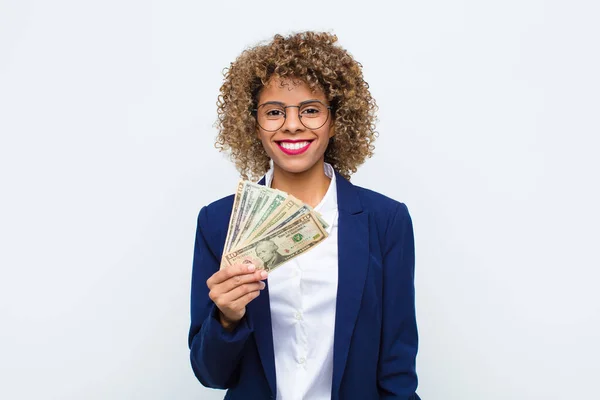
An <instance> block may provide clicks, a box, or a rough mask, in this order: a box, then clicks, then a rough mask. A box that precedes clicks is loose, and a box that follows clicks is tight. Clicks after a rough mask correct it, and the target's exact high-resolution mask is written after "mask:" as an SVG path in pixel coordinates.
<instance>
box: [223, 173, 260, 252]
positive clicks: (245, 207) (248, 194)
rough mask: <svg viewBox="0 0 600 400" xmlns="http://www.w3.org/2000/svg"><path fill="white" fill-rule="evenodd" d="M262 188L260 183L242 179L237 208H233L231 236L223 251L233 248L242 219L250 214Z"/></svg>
mask: <svg viewBox="0 0 600 400" xmlns="http://www.w3.org/2000/svg"><path fill="white" fill-rule="evenodd" d="M262 189H264V186H262V185H258V184H256V183H252V182H248V181H244V185H243V187H242V192H241V195H240V202H239V204H238V209H237V210H235V214H236V215H235V219H234V221H233V224H232V231H231V232H229V234H230V235H231V237H230V239H229V241H228V246H227V247H226V248H225V251H230V250H231V249H233V246H234V244H235V243H236V242H237V240H238V237H239V235H240V234H241V233H242V227H243V225H244V221H245V220H246V219H247V218H248V217H249V216H250V211H251V210H252V207H253V205H254V204H255V202H256V199H257V197H258V196H259V195H260V192H261V191H262ZM229 234H228V235H229Z"/></svg>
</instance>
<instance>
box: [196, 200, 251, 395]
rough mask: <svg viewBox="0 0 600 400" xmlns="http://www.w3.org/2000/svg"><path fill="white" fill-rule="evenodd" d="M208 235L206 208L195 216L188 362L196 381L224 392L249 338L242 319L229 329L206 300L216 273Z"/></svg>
mask: <svg viewBox="0 0 600 400" xmlns="http://www.w3.org/2000/svg"><path fill="white" fill-rule="evenodd" d="M210 233H211V226H210V224H209V221H208V216H207V212H206V207H203V208H202V210H200V214H199V215H198V227H197V230H196V244H195V248H194V261H193V271H192V293H191V327H190V332H189V337H188V345H189V348H190V361H191V364H192V369H193V371H194V374H195V375H196V377H197V378H198V380H199V381H200V382H201V383H202V384H203V385H204V386H207V387H212V388H218V389H226V388H228V387H230V386H231V385H232V384H233V383H235V380H236V379H237V376H236V372H237V365H238V362H239V360H240V358H241V354H242V350H243V348H244V345H245V343H246V340H248V337H249V336H250V333H251V330H250V328H249V327H248V324H247V322H246V318H242V319H241V320H240V321H239V323H237V325H236V326H235V328H233V329H232V330H225V329H224V328H223V326H222V325H221V323H220V322H219V318H220V313H219V309H218V308H217V307H216V306H215V304H214V303H213V302H212V301H211V300H210V298H209V289H208V286H207V280H208V279H209V278H210V277H211V276H213V274H214V273H215V272H217V271H218V270H219V260H218V258H217V256H216V255H215V253H214V252H213V251H212V250H211V249H210V248H209V246H208V243H207V241H206V238H207V237H209V235H210Z"/></svg>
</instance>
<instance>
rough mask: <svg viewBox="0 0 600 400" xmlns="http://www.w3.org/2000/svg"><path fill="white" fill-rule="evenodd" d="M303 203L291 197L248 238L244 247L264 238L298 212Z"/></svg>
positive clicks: (243, 244)
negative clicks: (267, 233)
mask: <svg viewBox="0 0 600 400" xmlns="http://www.w3.org/2000/svg"><path fill="white" fill-rule="evenodd" d="M302 205H303V204H302V202H301V201H300V200H298V199H297V198H295V197H294V196H292V195H289V196H288V197H287V198H286V199H285V202H284V203H283V204H281V205H280V206H279V207H278V208H277V209H276V210H275V212H274V213H273V215H272V216H271V217H270V218H268V219H267V220H265V222H263V223H262V224H261V225H260V226H259V227H258V228H256V230H255V231H254V232H253V233H252V235H250V236H248V237H247V238H246V241H245V242H244V243H242V246H245V245H246V244H248V243H250V242H253V241H254V239H256V238H258V237H260V236H262V235H263V234H265V233H266V232H268V231H270V230H271V227H273V226H275V225H276V224H278V223H279V222H280V221H283V220H284V219H286V218H287V217H289V216H290V215H292V214H293V213H295V212H296V211H298V210H299V209H300V208H301V207H302Z"/></svg>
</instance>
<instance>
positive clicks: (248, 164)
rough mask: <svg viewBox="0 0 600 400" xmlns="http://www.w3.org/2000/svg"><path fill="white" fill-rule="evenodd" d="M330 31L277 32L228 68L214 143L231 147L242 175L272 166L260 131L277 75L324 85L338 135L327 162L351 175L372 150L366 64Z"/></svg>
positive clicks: (318, 86)
mask: <svg viewBox="0 0 600 400" xmlns="http://www.w3.org/2000/svg"><path fill="white" fill-rule="evenodd" d="M337 40H338V39H337V36H336V35H334V34H329V33H318V32H300V33H296V34H293V35H290V36H288V37H283V36H281V35H275V36H274V37H273V40H272V41H271V42H270V43H267V44H261V45H257V46H255V47H252V48H249V49H246V50H244V51H243V52H242V53H241V54H240V55H239V57H238V58H237V59H236V60H235V62H233V63H231V65H230V67H229V68H226V69H225V70H224V73H223V74H224V76H225V79H224V83H223V85H222V86H221V89H220V95H219V98H218V101H217V113H218V120H217V123H216V127H217V129H218V130H219V133H218V135H217V138H216V142H215V147H216V148H217V149H219V151H230V158H231V159H232V160H233V161H234V162H235V165H236V168H237V169H238V171H239V172H240V174H241V176H242V178H243V179H248V175H250V176H252V177H253V178H258V177H260V176H261V175H263V174H264V173H265V172H266V171H267V170H268V169H269V160H270V159H269V157H268V155H267V153H266V152H265V150H264V148H263V146H262V143H261V141H260V140H259V139H258V138H257V136H256V129H257V125H256V120H255V118H254V116H253V115H252V112H251V110H252V109H254V108H256V107H257V100H258V95H259V93H260V90H261V89H262V88H263V87H264V86H266V85H267V84H268V83H269V80H270V79H271V78H272V77H273V76H274V75H276V76H278V77H280V78H284V79H285V78H288V79H293V80H300V81H302V82H304V83H305V84H307V85H308V86H309V88H310V90H312V91H314V90H317V89H320V90H322V91H323V93H324V94H325V96H326V97H327V99H328V101H329V103H330V104H331V105H332V106H333V121H334V129H335V135H334V136H333V137H332V138H331V139H330V141H329V143H328V146H327V150H326V151H325V162H327V163H329V164H331V165H332V166H333V168H334V169H335V170H336V171H338V172H339V173H340V174H341V175H342V176H343V177H345V178H346V179H350V175H351V174H353V173H355V172H356V170H357V167H358V166H359V165H361V164H362V163H363V162H364V161H365V159H366V158H370V157H371V156H372V155H373V150H374V146H373V141H374V140H375V139H376V137H377V132H376V131H375V121H376V117H375V113H376V111H377V105H376V103H375V100H374V99H373V98H372V97H371V93H370V92H369V85H368V84H367V82H365V80H364V79H363V74H362V65H361V64H360V63H359V62H357V61H356V60H354V58H353V57H352V56H351V55H350V54H349V53H348V52H347V51H346V50H344V49H343V48H341V47H340V46H339V45H335V44H334V43H335V42H337Z"/></svg>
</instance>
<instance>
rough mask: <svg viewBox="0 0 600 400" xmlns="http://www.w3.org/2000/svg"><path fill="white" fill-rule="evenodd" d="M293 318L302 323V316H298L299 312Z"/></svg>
mask: <svg viewBox="0 0 600 400" xmlns="http://www.w3.org/2000/svg"><path fill="white" fill-rule="evenodd" d="M295 317H296V319H297V320H298V321H302V314H300V313H299V312H297V313H296V315H295Z"/></svg>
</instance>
